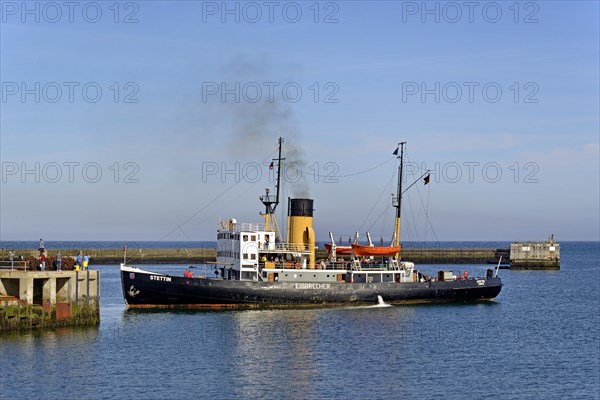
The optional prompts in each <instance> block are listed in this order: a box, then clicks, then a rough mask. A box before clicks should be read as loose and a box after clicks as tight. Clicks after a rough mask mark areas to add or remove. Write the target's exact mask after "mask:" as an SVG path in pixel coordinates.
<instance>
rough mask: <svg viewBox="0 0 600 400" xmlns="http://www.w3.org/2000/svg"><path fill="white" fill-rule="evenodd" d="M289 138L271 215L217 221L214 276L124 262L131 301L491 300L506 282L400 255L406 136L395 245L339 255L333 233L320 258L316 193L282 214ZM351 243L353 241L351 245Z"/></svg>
mask: <svg viewBox="0 0 600 400" xmlns="http://www.w3.org/2000/svg"><path fill="white" fill-rule="evenodd" d="M282 143H283V139H282V138H280V139H279V150H278V154H279V156H278V158H277V159H274V160H273V161H274V162H277V177H276V194H275V195H272V194H270V193H269V190H268V189H267V190H266V194H265V195H263V196H261V197H260V200H261V202H262V203H263V205H264V207H265V209H264V210H265V211H264V213H263V214H262V215H263V217H264V223H239V222H238V221H237V220H236V219H233V218H232V219H228V220H223V221H221V222H220V223H219V224H218V226H217V261H216V263H215V266H216V267H215V277H204V276H197V277H194V276H193V275H191V274H189V273H186V274H185V276H175V275H167V274H160V273H156V272H151V271H146V270H142V269H140V268H136V267H134V266H129V265H126V264H125V263H123V264H121V283H122V287H123V295H124V298H125V303H126V304H127V306H129V307H186V306H187V307H207V308H253V307H269V306H275V307H285V306H291V307H298V306H333V305H362V304H376V303H378V302H380V301H381V300H380V299H383V301H385V302H386V303H388V304H402V303H435V302H457V301H462V302H465V301H467V302H468V301H487V300H492V299H494V298H495V297H496V296H497V295H498V294H499V293H500V290H501V288H502V282H501V279H500V278H499V277H498V276H497V274H498V269H497V268H496V270H495V271H494V269H487V273H486V276H484V277H469V276H468V275H467V274H466V273H465V274H464V275H460V274H459V275H454V274H453V273H452V272H451V271H439V272H438V274H437V276H433V277H430V276H429V275H428V274H424V273H422V272H420V271H418V270H417V269H415V266H414V264H413V263H412V262H409V261H403V260H401V258H400V254H401V246H400V207H401V199H402V193H403V191H402V169H403V154H404V145H405V142H402V143H400V144H399V147H398V149H399V150H400V152H399V154H398V150H396V152H395V153H394V154H396V155H397V157H398V159H399V167H398V186H397V193H396V196H395V197H394V198H393V206H394V207H395V208H396V219H395V230H394V234H393V237H392V242H391V244H390V246H373V245H372V243H369V245H367V246H364V245H360V244H358V243H354V244H352V245H351V246H343V247H342V248H341V250H342V251H340V253H341V254H343V255H348V254H349V255H350V260H346V261H344V260H339V259H338V256H339V255H340V254H338V253H337V252H336V250H337V247H338V246H336V244H335V242H334V241H333V237H332V235H330V236H331V238H332V240H331V243H330V244H329V247H328V251H329V257H328V259H327V260H321V261H320V262H317V261H316V260H315V234H314V230H313V212H314V210H313V205H314V200H313V199H308V198H290V199H288V209H287V230H286V236H285V238H284V237H283V235H282V234H281V231H280V229H279V225H278V223H277V220H276V218H275V211H276V208H277V206H278V205H279V194H280V193H279V187H280V177H281V163H282V161H283V160H284V159H283V158H282V157H281V152H282ZM348 247H350V249H348Z"/></svg>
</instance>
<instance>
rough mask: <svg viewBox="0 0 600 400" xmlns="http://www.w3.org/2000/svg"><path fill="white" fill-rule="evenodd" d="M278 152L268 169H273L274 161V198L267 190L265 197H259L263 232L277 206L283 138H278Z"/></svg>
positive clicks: (267, 227) (266, 228)
mask: <svg viewBox="0 0 600 400" xmlns="http://www.w3.org/2000/svg"><path fill="white" fill-rule="evenodd" d="M278 143H279V152H278V156H277V158H274V159H273V161H272V162H271V165H270V166H269V169H272V168H273V165H274V163H275V161H277V176H276V180H275V196H273V195H269V189H265V192H266V193H265V195H264V196H260V197H259V199H260V201H261V202H262V203H263V204H264V205H265V214H264V217H265V230H267V231H268V230H270V227H269V219H270V216H271V215H274V214H275V209H276V208H277V205H278V204H279V187H280V179H281V162H282V161H283V160H285V158H282V157H281V148H282V145H283V138H282V137H280V138H279V141H278Z"/></svg>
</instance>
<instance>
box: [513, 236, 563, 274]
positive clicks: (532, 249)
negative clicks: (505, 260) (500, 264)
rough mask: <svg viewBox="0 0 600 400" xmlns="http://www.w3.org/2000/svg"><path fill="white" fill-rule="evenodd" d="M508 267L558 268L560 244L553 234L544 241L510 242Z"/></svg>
mask: <svg viewBox="0 0 600 400" xmlns="http://www.w3.org/2000/svg"><path fill="white" fill-rule="evenodd" d="M510 269H539V270H543V269H554V270H557V269H560V245H559V244H558V243H556V242H555V241H554V235H552V236H550V238H549V239H548V240H547V241H545V242H514V243H512V244H511V246H510Z"/></svg>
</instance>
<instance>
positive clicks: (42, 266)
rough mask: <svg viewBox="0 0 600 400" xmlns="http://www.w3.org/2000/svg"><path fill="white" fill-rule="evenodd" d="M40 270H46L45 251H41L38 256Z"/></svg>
mask: <svg viewBox="0 0 600 400" xmlns="http://www.w3.org/2000/svg"><path fill="white" fill-rule="evenodd" d="M40 270H41V271H45V270H46V253H45V252H44V253H42V255H41V256H40Z"/></svg>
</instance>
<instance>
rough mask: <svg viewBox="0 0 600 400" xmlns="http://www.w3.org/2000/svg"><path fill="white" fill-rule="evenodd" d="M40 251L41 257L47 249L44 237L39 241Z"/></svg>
mask: <svg viewBox="0 0 600 400" xmlns="http://www.w3.org/2000/svg"><path fill="white" fill-rule="evenodd" d="M38 251H39V252H40V257H41V256H42V254H44V252H45V251H46V245H44V241H43V240H42V239H40V242H39V243H38Z"/></svg>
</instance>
